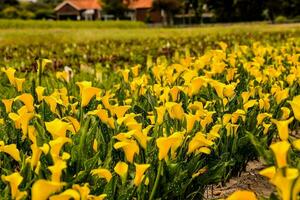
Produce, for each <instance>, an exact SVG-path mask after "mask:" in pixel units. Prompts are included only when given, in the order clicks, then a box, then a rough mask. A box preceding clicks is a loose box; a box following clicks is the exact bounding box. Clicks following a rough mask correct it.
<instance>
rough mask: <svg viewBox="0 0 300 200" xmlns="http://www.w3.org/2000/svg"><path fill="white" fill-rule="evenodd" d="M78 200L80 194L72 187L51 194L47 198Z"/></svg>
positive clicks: (53, 199) (50, 199) (51, 199)
mask: <svg viewBox="0 0 300 200" xmlns="http://www.w3.org/2000/svg"><path fill="white" fill-rule="evenodd" d="M70 199H74V200H80V194H79V193H78V192H77V191H76V190H73V189H67V190H65V191H64V192H62V193H60V194H57V195H52V196H51V197H50V198H49V200H70Z"/></svg>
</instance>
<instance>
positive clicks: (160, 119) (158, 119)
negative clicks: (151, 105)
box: [155, 106, 166, 125]
mask: <svg viewBox="0 0 300 200" xmlns="http://www.w3.org/2000/svg"><path fill="white" fill-rule="evenodd" d="M155 110H156V113H157V117H156V124H157V125H161V124H162V123H163V121H164V115H165V112H166V108H165V107H164V106H160V107H156V108H155Z"/></svg>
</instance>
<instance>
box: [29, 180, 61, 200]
mask: <svg viewBox="0 0 300 200" xmlns="http://www.w3.org/2000/svg"><path fill="white" fill-rule="evenodd" d="M64 185H65V184H64V183H61V182H54V181H48V180H43V179H40V180H37V181H36V182H34V184H33V186H32V188H31V199H32V200H47V199H48V198H49V196H50V195H52V194H54V193H56V192H59V191H60V190H61V189H62V188H63V186H64Z"/></svg>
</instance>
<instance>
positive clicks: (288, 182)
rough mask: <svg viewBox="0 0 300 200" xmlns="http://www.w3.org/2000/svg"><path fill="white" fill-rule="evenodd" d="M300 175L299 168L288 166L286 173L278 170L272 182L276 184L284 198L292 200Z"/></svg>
mask: <svg viewBox="0 0 300 200" xmlns="http://www.w3.org/2000/svg"><path fill="white" fill-rule="evenodd" d="M298 176H299V172H298V169H294V168H287V169H286V171H285V174H284V173H283V171H282V170H277V172H276V174H275V175H274V177H273V178H272V179H271V180H270V182H271V183H272V184H273V185H275V186H276V188H277V190H278V193H279V194H280V197H281V199H282V200H290V199H291V196H292V187H293V183H294V181H295V179H296V178H297V177H298Z"/></svg>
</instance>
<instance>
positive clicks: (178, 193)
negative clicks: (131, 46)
mask: <svg viewBox="0 0 300 200" xmlns="http://www.w3.org/2000/svg"><path fill="white" fill-rule="evenodd" d="M299 45H300V41H299V39H298V38H290V39H288V40H286V42H284V43H282V44H281V45H278V44H276V45H272V43H267V44H262V43H259V42H253V43H251V45H234V46H232V47H230V48H229V46H228V44H226V43H225V42H219V43H218V46H217V47H216V48H213V49H211V50H207V51H206V52H205V53H204V54H202V55H200V56H196V57H193V56H190V55H189V54H188V53H187V54H186V55H185V56H184V57H178V56H174V57H173V59H172V61H171V62H170V61H169V60H167V59H166V58H165V57H158V58H157V59H156V60H154V59H152V58H151V57H148V58H147V62H146V64H145V65H133V66H129V65H125V66H120V67H117V68H116V69H115V70H113V71H112V70H111V71H95V72H94V73H93V74H92V75H91V74H90V75H86V74H84V73H74V72H72V71H71V70H68V68H66V70H61V71H56V72H54V71H53V70H52V67H51V66H52V65H53V62H52V61H51V60H48V59H39V60H38V61H37V71H30V72H26V73H24V72H21V71H18V69H15V68H11V67H3V68H2V69H1V72H0V75H1V79H0V88H1V94H0V96H1V102H0V174H1V178H0V191H1V193H0V199H18V200H21V199H33V200H46V199H50V200H60V199H74V200H80V199H95V200H96V199H99V200H101V199H120V200H125V199H140V200H143V199H149V200H153V199H202V198H204V196H203V195H204V191H205V189H206V187H207V186H208V185H211V184H216V183H220V182H222V183H225V182H226V181H227V180H229V179H230V178H231V177H233V176H237V175H239V174H240V173H241V172H242V171H243V170H244V169H245V167H246V165H247V163H248V162H249V161H251V160H254V159H257V158H259V157H260V158H261V159H263V160H264V162H265V164H266V166H268V167H266V168H265V169H264V170H262V171H260V174H261V175H262V176H265V177H267V178H268V179H269V180H270V183H271V184H273V185H274V186H275V188H276V190H275V191H274V193H272V195H271V196H270V197H263V198H270V199H274V200H275V199H283V200H297V199H299V193H300V154H299V151H300V136H299V135H298V134H297V131H298V129H299V121H300V46H299ZM259 198H262V197H259V196H256V194H255V193H254V192H253V191H236V192H235V193H233V194H232V195H231V196H229V197H228V200H239V199H240V200H255V199H259Z"/></svg>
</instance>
